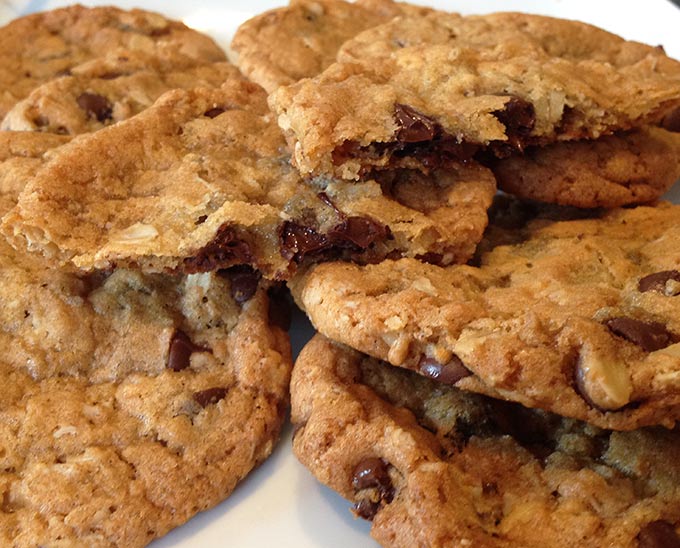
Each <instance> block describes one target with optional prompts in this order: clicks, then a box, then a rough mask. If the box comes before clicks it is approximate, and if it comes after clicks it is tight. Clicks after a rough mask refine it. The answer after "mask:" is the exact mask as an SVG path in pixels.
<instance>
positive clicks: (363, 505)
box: [352, 499, 380, 521]
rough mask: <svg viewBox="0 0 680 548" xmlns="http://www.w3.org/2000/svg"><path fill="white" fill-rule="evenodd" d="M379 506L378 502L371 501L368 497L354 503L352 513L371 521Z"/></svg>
mask: <svg viewBox="0 0 680 548" xmlns="http://www.w3.org/2000/svg"><path fill="white" fill-rule="evenodd" d="M379 508H380V503H379V502H373V501H372V500H370V499H361V500H360V501H359V502H357V503H355V504H354V506H353V507H352V509H353V510H354V513H355V514H356V515H357V516H359V517H360V518H363V519H365V520H368V521H373V518H374V517H375V515H376V514H377V513H378V509H379Z"/></svg>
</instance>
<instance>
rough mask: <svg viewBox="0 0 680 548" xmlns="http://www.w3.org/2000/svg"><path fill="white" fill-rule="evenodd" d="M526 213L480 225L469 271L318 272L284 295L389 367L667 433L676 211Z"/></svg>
mask: <svg viewBox="0 0 680 548" xmlns="http://www.w3.org/2000/svg"><path fill="white" fill-rule="evenodd" d="M540 211H541V210H540V207H539V213H538V214H536V215H534V218H533V220H531V221H529V222H528V223H527V224H524V225H522V224H521V223H518V224H516V225H515V228H512V226H511V223H509V222H508V219H511V220H512V219H513V216H512V215H507V212H506V215H505V218H504V219H505V220H504V221H503V222H504V223H505V226H503V228H499V227H497V226H493V223H492V226H491V227H490V230H489V231H488V234H489V235H488V237H485V240H483V241H482V244H481V245H480V251H479V253H478V255H477V256H476V258H475V261H474V263H475V264H478V265H479V266H473V264H470V265H458V266H455V265H454V266H449V267H447V268H440V267H437V266H433V265H427V264H423V263H422V262H419V261H416V260H413V259H402V260H398V261H384V262H382V263H380V264H377V265H366V266H358V265H353V264H340V263H327V264H320V265H315V266H313V267H312V268H310V269H309V270H308V271H307V272H305V273H301V274H300V275H299V276H297V277H296V278H295V279H294V280H293V281H292V282H291V283H290V286H291V288H292V290H293V294H294V296H295V298H296V300H297V301H298V302H299V303H300V304H301V305H302V307H303V308H304V309H305V310H306V312H307V314H308V315H309V316H310V318H311V320H312V323H313V324H314V326H315V327H316V328H317V329H318V330H319V331H320V332H321V333H323V334H324V335H326V336H328V337H330V338H331V339H333V340H337V341H340V342H342V343H345V344H347V345H350V346H352V347H353V348H356V349H358V350H361V351H363V352H366V353H367V354H370V355H372V356H375V357H377V358H380V359H384V360H386V361H388V362H389V363H391V364H393V365H397V366H401V367H404V368H408V369H412V370H415V371H418V372H420V373H421V374H423V375H426V376H430V377H432V378H436V379H439V380H440V381H441V382H444V383H449V384H452V385H455V386H457V387H459V388H463V389H466V390H472V391H476V392H481V393H484V394H487V395H490V396H493V397H497V398H503V399H508V400H513V401H517V402H519V403H521V404H523V405H525V406H527V407H538V408H542V409H546V410H548V411H552V412H555V413H558V414H560V415H563V416H567V417H572V418H577V419H581V420H585V421H588V422H590V423H592V424H595V425H598V426H601V427H606V428H612V429H617V430H628V429H632V428H636V427H639V426H645V425H650V424H664V425H667V426H672V425H673V424H674V423H675V421H676V420H677V419H678V418H680V344H679V343H680V316H679V315H678V307H677V303H676V299H677V298H678V294H680V273H679V272H680V228H679V226H680V225H678V218H680V217H679V215H680V206H678V205H672V204H668V203H660V204H659V205H658V206H656V207H647V206H639V207H637V208H635V209H614V210H609V211H604V212H598V211H594V212H590V213H588V214H589V215H591V216H592V217H593V218H585V219H583V218H582V219H572V220H569V219H568V216H567V215H566V213H565V211H564V210H560V209H557V210H555V211H554V213H555V215H556V216H557V219H559V218H560V216H559V215H560V214H562V213H564V215H565V216H566V217H567V220H555V217H552V218H551V217H550V216H549V215H547V214H548V213H549V211H545V212H543V213H541V212H540ZM578 214H579V215H581V216H583V215H585V213H584V212H583V211H580V212H578ZM499 217H500V218H501V219H503V216H502V215H499ZM515 220H517V219H515ZM519 220H520V221H521V218H520V219H519ZM496 222H500V221H496ZM508 226H510V228H508Z"/></svg>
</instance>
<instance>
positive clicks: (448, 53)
mask: <svg viewBox="0 0 680 548" xmlns="http://www.w3.org/2000/svg"><path fill="white" fill-rule="evenodd" d="M678 90H680V63H678V62H677V61H675V60H673V59H671V58H669V57H667V56H666V55H665V54H664V53H663V51H662V50H661V49H660V48H654V47H651V46H646V45H643V44H640V43H636V42H626V41H624V40H623V39H622V38H620V37H618V36H615V35H613V34H610V33H607V32H605V31H603V30H601V29H598V28H595V27H592V26H590V25H586V24H584V23H580V22H575V21H566V20H560V19H553V18H548V17H541V16H536V15H528V14H518V13H497V14H490V15H483V16H469V17H462V16H459V15H456V14H447V13H442V12H435V13H431V14H427V15H424V16H421V17H398V18H396V19H394V20H392V21H391V22H389V23H386V24H384V25H380V26H378V27H374V28H371V29H368V30H366V31H364V32H363V33H361V34H359V35H358V36H356V37H355V38H353V39H351V40H349V41H348V42H347V43H346V44H345V45H344V46H343V48H342V49H341V51H340V53H339V54H338V63H336V64H333V65H331V66H330V67H329V68H328V69H326V70H325V71H324V72H323V73H322V74H320V75H319V76H317V77H315V78H312V79H306V80H302V81H300V82H298V83H296V84H293V85H291V86H287V87H282V88H280V89H278V90H277V91H276V92H275V93H273V94H272V97H271V99H270V104H271V106H272V108H273V109H274V110H275V111H276V113H277V114H278V116H279V124H280V125H281V127H282V128H283V129H284V131H285V132H286V135H287V138H288V140H289V141H290V143H291V144H292V145H293V147H294V151H295V154H294V160H295V163H296V165H297V167H298V168H299V169H300V171H301V172H302V173H304V174H307V173H317V174H318V173H323V174H329V173H332V174H335V175H337V176H340V177H343V178H345V179H358V178H361V177H364V176H365V174H366V173H367V172H370V171H372V170H376V169H392V168H403V167H410V168H418V169H431V168H432V167H433V166H446V165H450V164H452V163H455V162H459V161H464V160H466V159H469V158H470V157H473V156H475V155H476V154H479V153H480V151H490V152H491V153H493V154H495V155H498V156H504V155H507V154H509V153H512V152H513V151H518V150H522V149H523V148H525V147H526V146H529V145H541V146H543V145H547V144H550V143H553V142H557V141H565V140H579V139H586V138H588V139H595V138H598V137H600V136H602V135H607V134H610V133H613V132H615V131H619V130H629V129H633V128H637V127H641V126H643V125H647V124H650V123H652V124H654V123H656V122H658V121H660V120H661V119H662V118H663V117H664V116H665V115H666V114H668V113H669V112H671V111H673V110H674V109H675V108H677V107H678V105H680V92H679V91H678ZM632 97H634V98H635V99H634V100H633V99H631V98H632Z"/></svg>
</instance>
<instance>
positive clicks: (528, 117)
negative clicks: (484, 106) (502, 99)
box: [492, 97, 536, 150]
mask: <svg viewBox="0 0 680 548" xmlns="http://www.w3.org/2000/svg"><path fill="white" fill-rule="evenodd" d="M492 114H493V115H494V116H495V117H496V118H497V119H498V121H499V122H500V123H501V124H503V125H504V126H505V134H506V135H507V137H508V142H509V144H510V145H511V146H512V147H514V148H516V149H518V150H522V149H523V148H524V141H525V140H526V138H527V137H528V136H529V134H530V133H531V130H532V129H534V125H535V124H536V111H535V109H534V105H532V104H531V103H530V102H529V101H525V100H524V99H521V98H520V97H511V98H510V100H509V101H508V102H507V103H505V105H504V106H503V108H502V109H501V110H496V111H494V112H493V113H492Z"/></svg>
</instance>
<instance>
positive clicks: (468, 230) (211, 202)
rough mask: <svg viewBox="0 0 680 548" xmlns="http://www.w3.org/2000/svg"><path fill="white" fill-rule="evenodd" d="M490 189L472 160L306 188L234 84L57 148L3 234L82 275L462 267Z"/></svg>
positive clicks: (243, 87)
mask: <svg viewBox="0 0 680 548" xmlns="http://www.w3.org/2000/svg"><path fill="white" fill-rule="evenodd" d="M494 193H495V179H494V177H493V174H492V173H491V172H490V171H489V170H488V169H486V168H483V167H481V166H479V165H478V164H475V163H474V162H470V163H469V164H466V165H461V166H459V167H458V168H457V169H452V170H448V171H442V172H440V173H437V174H435V175H434V176H432V177H429V178H426V177H424V176H423V175H422V174H420V173H418V172H411V173H409V172H403V173H400V174H393V175H391V174H386V175H385V176H384V177H381V178H380V179H379V180H374V181H366V182H365V183H362V184H361V185H356V184H347V183H345V182H342V181H335V180H332V179H326V178H319V179H313V180H308V181H304V180H302V179H301V178H300V176H299V174H298V172H297V171H296V170H295V169H294V168H293V167H292V166H290V164H289V154H288V152H287V150H286V147H285V142H284V139H283V136H282V135H281V132H280V130H279V128H278V126H277V125H276V122H275V120H274V118H273V115H272V114H271V112H270V111H269V109H268V108H267V103H266V93H265V91H264V90H263V89H262V88H260V87H259V86H257V85H255V84H252V83H250V82H246V81H244V80H243V79H231V80H229V81H227V82H226V83H225V84H224V85H223V86H222V87H221V88H219V89H206V88H200V89H196V90H189V91H184V90H174V91H171V92H168V93H167V94H165V95H163V96H162V97H161V98H160V99H159V100H158V101H157V102H156V103H155V104H154V105H153V106H152V107H150V108H148V109H146V110H145V111H144V112H142V113H140V114H138V115H137V116H135V117H133V118H130V119H128V120H125V121H123V122H121V123H118V124H116V125H114V126H111V127H107V128H105V129H103V130H100V131H98V132H94V133H92V134H89V135H86V136H81V137H80V138H79V139H77V140H76V142H74V143H72V144H71V145H69V146H66V147H62V148H61V149H60V151H59V152H58V153H57V154H56V155H55V156H54V157H53V159H52V161H51V162H50V163H49V164H48V165H47V166H45V168H44V169H42V170H41V171H40V172H39V173H38V174H37V175H36V176H35V177H33V178H32V179H31V180H30V181H29V182H28V185H27V187H26V189H25V190H24V192H23V194H22V196H21V198H20V200H19V204H18V206H17V207H16V208H15V209H14V211H12V212H11V213H10V214H9V215H8V216H7V217H6V218H5V230H6V233H7V234H8V235H9V236H10V238H11V239H12V241H13V244H15V245H16V246H18V247H19V248H24V247H26V245H28V247H29V248H31V249H38V250H39V251H41V252H42V253H44V254H45V255H46V256H48V257H50V258H53V259H55V260H57V261H60V262H62V263H66V262H68V261H71V262H73V263H74V264H75V265H76V266H77V267H80V268H84V269H92V268H106V267H109V266H111V265H118V266H125V265H127V266H132V267H135V268H141V269H144V270H148V271H163V270H165V269H180V270H184V271H187V272H197V271H208V270H214V269H218V268H224V267H227V266H231V265H233V264H250V265H252V266H254V267H256V268H257V269H258V270H260V271H262V272H263V273H264V274H265V275H266V276H267V277H269V278H276V279H282V278H283V279H285V278H287V277H289V276H290V275H291V273H292V272H293V271H294V270H295V268H296V267H297V265H299V264H300V263H303V262H309V261H314V260H321V259H329V258H343V259H353V260H357V261H360V262H375V261H378V260H380V259H382V258H384V257H386V256H410V257H420V258H424V259H426V260H429V261H431V262H435V263H437V264H449V263H451V262H464V261H466V260H467V259H468V258H469V257H470V256H471V255H472V254H473V253H474V249H475V245H476V243H477V242H478V241H479V239H480V238H481V236H482V233H483V231H484V227H485V226H486V223H487V214H486V211H487V209H488V207H489V204H490V203H491V200H492V197H493V195H494ZM66 204H68V205H66Z"/></svg>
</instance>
